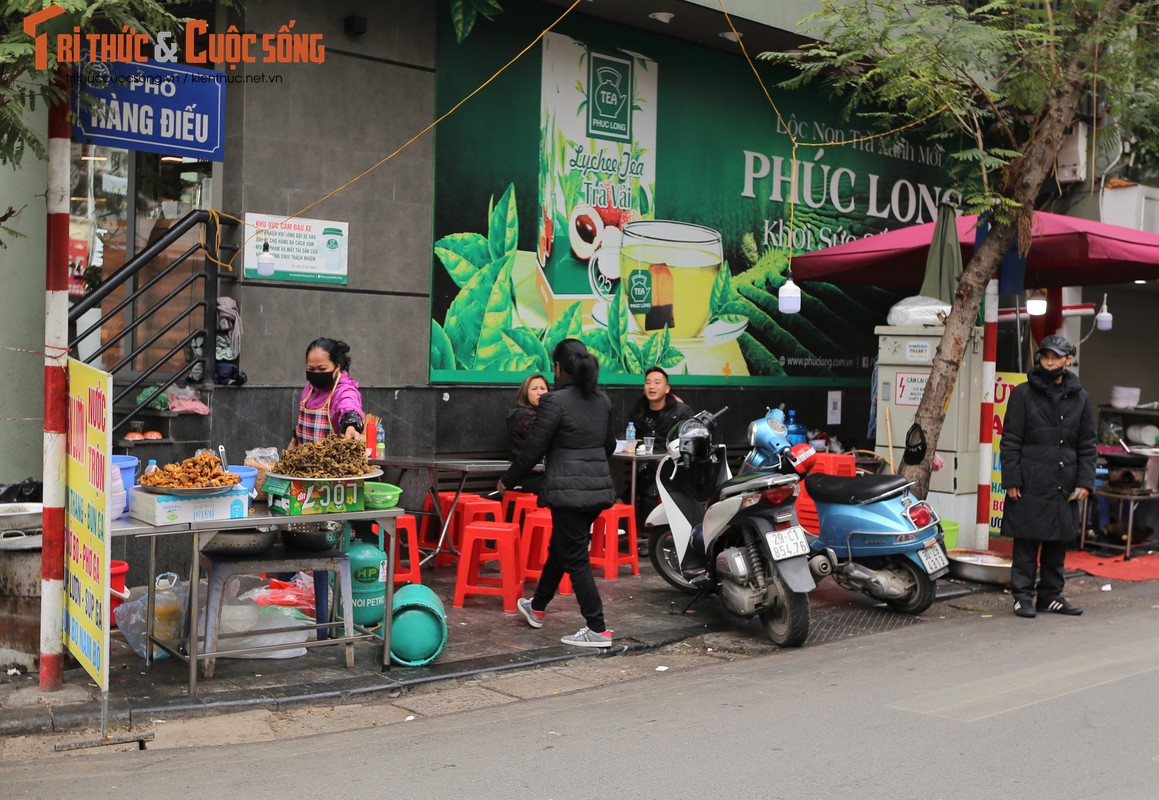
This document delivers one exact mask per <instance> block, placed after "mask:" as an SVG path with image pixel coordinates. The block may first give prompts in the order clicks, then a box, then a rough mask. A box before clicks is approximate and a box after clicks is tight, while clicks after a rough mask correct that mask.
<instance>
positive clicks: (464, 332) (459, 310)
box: [443, 260, 506, 369]
mask: <svg viewBox="0 0 1159 800" xmlns="http://www.w3.org/2000/svg"><path fill="white" fill-rule="evenodd" d="M505 263H506V260H500V261H495V262H493V263H491V264H488V265H487V266H486V267H484V268H483V269H481V270H479V271H478V272H476V273H475V277H473V278H471V280H470V281H468V282H467V285H466V286H464V287H463V288H462V289H460V290H459V294H458V295H456V296H455V299H454V300H453V301H451V307H450V308H449V309H447V318H446V320H445V321H444V323H443V325H444V327H445V328H446V331H447V336H449V337H450V339H451V344H452V345H454V347H455V358H457V359H458V361H459V364H461V365H462V367H463V369H473V368H474V366H475V350H476V347H477V346H478V343H479V330H480V328H482V327H483V315H484V314H485V313H486V311H487V303H488V301H489V300H490V298H491V289H492V287H494V285H495V278H496V277H497V276H498V275H499V270H500V269H502V268H503V265H504V264H505Z"/></svg>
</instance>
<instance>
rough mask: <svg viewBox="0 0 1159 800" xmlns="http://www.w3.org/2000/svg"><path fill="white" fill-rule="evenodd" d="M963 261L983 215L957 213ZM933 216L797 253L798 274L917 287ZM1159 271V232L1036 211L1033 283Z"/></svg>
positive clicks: (1030, 262) (1073, 282) (1119, 279)
mask: <svg viewBox="0 0 1159 800" xmlns="http://www.w3.org/2000/svg"><path fill="white" fill-rule="evenodd" d="M955 222H956V225H957V229H958V241H959V242H960V244H961V247H962V259H963V261H964V262H965V261H969V259H970V256H971V255H973V252H974V237H975V234H976V231H975V228H976V226H977V224H978V217H977V216H976V215H969V216H964V217H958V219H957V220H955ZM934 225H935V223H933V222H928V223H926V224H925V225H913V226H910V227H908V228H899V229H897V230H895V231H887V232H885V233H879V234H875V235H873V236H868V237H866V238H864V239H856V240H854V241H852V242H846V243H845V244H840V245H837V246H836V247H827V248H825V249H824V250H815V251H813V252H812V253H804V254H803V255H799V256H795V257H794V258H793V277H794V278H795V279H796V280H806V281H827V282H829V283H842V284H845V283H849V284H863V285H870V286H883V287H889V288H896V289H901V290H904V291H912V292H916V291H918V289H919V288H920V287H921V285H922V277H923V276H924V274H925V268H926V255H927V253H928V252H929V248H930V242H931V241H932V240H933V236H934ZM1152 279H1159V234H1154V233H1148V232H1146V231H1138V230H1134V229H1132V228H1123V227H1121V226H1119V225H1108V224H1107V223H1105V222H1094V221H1092V220H1087V219H1080V218H1078V217H1066V216H1062V215H1060V214H1050V213H1047V212H1045V211H1035V212H1034V223H1033V228H1032V241H1031V244H1030V253H1029V254H1028V255H1027V261H1026V286H1027V287H1033V288H1042V289H1049V288H1053V287H1057V286H1085V285H1096V286H1097V285H1103V284H1109V283H1128V282H1130V281H1135V280H1152Z"/></svg>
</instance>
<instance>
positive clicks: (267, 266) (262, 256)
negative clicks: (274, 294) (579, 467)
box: [258, 236, 276, 278]
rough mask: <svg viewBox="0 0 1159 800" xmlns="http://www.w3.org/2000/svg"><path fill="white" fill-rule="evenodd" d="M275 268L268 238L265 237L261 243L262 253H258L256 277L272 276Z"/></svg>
mask: <svg viewBox="0 0 1159 800" xmlns="http://www.w3.org/2000/svg"><path fill="white" fill-rule="evenodd" d="M275 267H276V263H275V261H274V254H273V253H271V252H270V238H269V236H266V238H265V239H264V240H263V241H262V251H261V252H260V253H258V275H261V276H262V277H263V278H268V277H270V276H271V275H273V274H274V269H275Z"/></svg>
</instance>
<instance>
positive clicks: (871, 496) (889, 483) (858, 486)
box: [805, 472, 910, 505]
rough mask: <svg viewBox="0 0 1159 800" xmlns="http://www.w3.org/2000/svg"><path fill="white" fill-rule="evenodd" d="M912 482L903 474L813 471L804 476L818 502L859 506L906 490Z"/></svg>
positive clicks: (806, 486)
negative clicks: (843, 475)
mask: <svg viewBox="0 0 1159 800" xmlns="http://www.w3.org/2000/svg"><path fill="white" fill-rule="evenodd" d="M909 485H910V481H909V480H907V479H906V478H905V476H903V475H863V476H859V477H853V478H849V477H842V476H838V475H825V474H823V473H819V472H812V473H810V474H809V475H807V476H806V477H805V491H807V492H808V493H809V497H811V498H813V501H814V502H816V503H840V504H843V505H857V504H859V503H865V502H867V501H870V500H876V499H881V498H882V497H886V496H889V495H892V494H897V493H899V492H901V491H903V490H904V489H905V488H906V487H907V486H909Z"/></svg>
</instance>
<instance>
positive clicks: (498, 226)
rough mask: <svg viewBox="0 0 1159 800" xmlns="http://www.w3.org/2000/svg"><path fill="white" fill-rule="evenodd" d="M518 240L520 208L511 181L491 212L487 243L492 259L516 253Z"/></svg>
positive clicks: (495, 259)
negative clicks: (517, 206)
mask: <svg viewBox="0 0 1159 800" xmlns="http://www.w3.org/2000/svg"><path fill="white" fill-rule="evenodd" d="M518 240H519V210H518V209H517V208H516V207H515V184H514V183H511V184H508V185H507V191H505V192H504V193H503V196H502V197H500V198H499V202H498V203H496V204H495V207H494V208H493V209H491V211H490V212H489V224H488V227H487V244H488V246H490V248H491V259H492V260H494V261H498V260H499V259H501V258H503V256H505V255H507V254H508V253H514V252H515V246H516V244H517V243H518Z"/></svg>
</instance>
